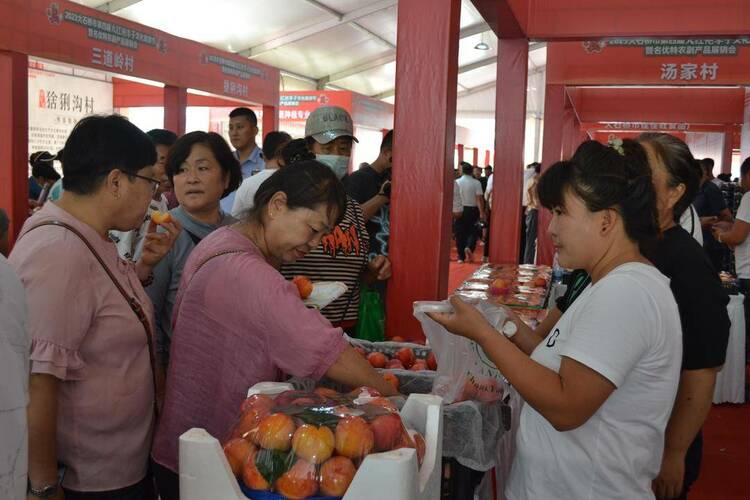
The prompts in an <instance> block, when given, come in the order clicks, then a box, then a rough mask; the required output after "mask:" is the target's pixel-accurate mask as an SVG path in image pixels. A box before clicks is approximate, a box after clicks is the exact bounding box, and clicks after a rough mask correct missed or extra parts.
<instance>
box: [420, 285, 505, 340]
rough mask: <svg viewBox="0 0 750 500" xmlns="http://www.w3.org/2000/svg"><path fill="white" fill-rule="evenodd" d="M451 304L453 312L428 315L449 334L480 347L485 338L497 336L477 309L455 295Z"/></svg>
mask: <svg viewBox="0 0 750 500" xmlns="http://www.w3.org/2000/svg"><path fill="white" fill-rule="evenodd" d="M450 302H451V305H452V306H453V312H451V313H427V315H428V316H429V317H430V318H432V319H433V320H434V321H436V322H437V323H439V324H440V325H442V326H443V327H444V328H445V329H446V330H448V331H449V332H451V333H453V334H455V335H459V336H461V337H466V338H467V339H469V340H473V341H474V342H476V343H477V344H480V345H481V344H482V342H483V341H484V339H485V338H487V337H488V336H491V335H494V334H496V331H495V329H494V328H493V327H492V325H490V324H489V322H487V320H486V319H485V317H484V316H482V313H480V312H479V310H477V308H476V307H474V306H473V305H471V304H469V303H468V302H464V301H463V300H461V299H460V298H458V297H456V296H455V295H454V296H453V297H451V299H450Z"/></svg>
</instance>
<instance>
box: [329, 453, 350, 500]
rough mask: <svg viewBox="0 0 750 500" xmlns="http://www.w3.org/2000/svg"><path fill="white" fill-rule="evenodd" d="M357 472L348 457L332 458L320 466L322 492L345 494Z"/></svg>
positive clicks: (339, 495)
mask: <svg viewBox="0 0 750 500" xmlns="http://www.w3.org/2000/svg"><path fill="white" fill-rule="evenodd" d="M356 473H357V470H356V469H355V468H354V464H353V463H352V461H351V460H349V459H348V458H346V457H333V458H331V459H330V460H328V461H327V462H326V463H324V464H323V466H322V467H321V468H320V492H321V493H322V494H324V495H328V496H332V497H341V496H344V493H346V490H347V488H349V485H350V484H351V482H352V479H354V474H356Z"/></svg>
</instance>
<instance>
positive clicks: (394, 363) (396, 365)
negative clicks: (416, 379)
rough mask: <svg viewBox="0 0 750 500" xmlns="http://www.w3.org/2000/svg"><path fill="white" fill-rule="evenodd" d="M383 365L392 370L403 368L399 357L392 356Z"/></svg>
mask: <svg viewBox="0 0 750 500" xmlns="http://www.w3.org/2000/svg"><path fill="white" fill-rule="evenodd" d="M385 367H386V368H389V369H393V370H403V369H404V364H403V363H402V362H401V360H400V359H396V358H393V359H391V360H390V361H388V364H386V365H385Z"/></svg>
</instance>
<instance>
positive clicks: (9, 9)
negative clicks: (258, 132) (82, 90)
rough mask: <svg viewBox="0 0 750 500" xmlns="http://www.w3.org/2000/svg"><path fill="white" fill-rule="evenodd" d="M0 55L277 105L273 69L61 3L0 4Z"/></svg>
mask: <svg viewBox="0 0 750 500" xmlns="http://www.w3.org/2000/svg"><path fill="white" fill-rule="evenodd" d="M0 49H2V50H8V51H11V52H18V53H21V54H27V55H31V56H35V57H41V58H45V59H51V60H54V61H60V62H63V63H68V64H75V65H78V66H85V67H89V68H94V69H98V70H102V71H108V72H112V73H119V74H122V75H131V76H136V77H140V78H145V79H149V80H154V81H158V82H162V83H164V84H166V85H172V86H176V87H184V88H193V89H199V90H203V91H205V92H210V93H213V94H218V95H224V96H227V97H233V98H237V99H241V100H244V101H251V102H255V103H258V104H265V105H269V106H276V105H277V103H278V96H279V70H278V69H276V68H273V67H271V66H266V65H264V64H260V63H257V62H255V61H251V60H249V59H247V58H245V57H242V56H239V55H237V54H232V53H229V52H224V51H221V50H218V49H215V48H213V47H209V46H207V45H203V44H200V43H198V42H194V41H192V40H186V39H184V38H179V37H176V36H173V35H170V34H168V33H165V32H163V31H159V30H157V29H154V28H150V27H148V26H143V25H141V24H138V23H134V22H131V21H128V20H126V19H122V18H120V17H116V16H113V15H110V14H106V13H104V12H101V11H98V10H96V9H92V8H89V7H85V6H83V5H79V4H77V3H73V2H69V1H67V0H56V1H49V0H0Z"/></svg>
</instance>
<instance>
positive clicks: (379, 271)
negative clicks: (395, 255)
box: [367, 255, 392, 281]
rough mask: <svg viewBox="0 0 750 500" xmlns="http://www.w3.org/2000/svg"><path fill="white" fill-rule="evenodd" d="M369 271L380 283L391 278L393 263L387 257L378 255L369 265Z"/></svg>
mask: <svg viewBox="0 0 750 500" xmlns="http://www.w3.org/2000/svg"><path fill="white" fill-rule="evenodd" d="M367 270H368V271H369V272H370V274H372V275H373V276H374V277H375V278H376V279H377V280H378V281H385V280H387V279H388V278H390V277H391V274H392V273H391V261H390V260H388V257H386V256H385V255H378V256H377V257H375V258H374V259H372V260H371V261H370V262H369V263H368V264H367Z"/></svg>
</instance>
